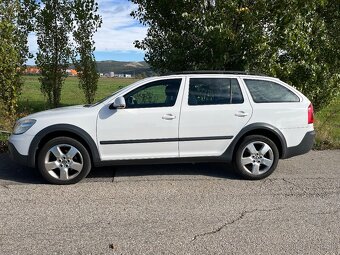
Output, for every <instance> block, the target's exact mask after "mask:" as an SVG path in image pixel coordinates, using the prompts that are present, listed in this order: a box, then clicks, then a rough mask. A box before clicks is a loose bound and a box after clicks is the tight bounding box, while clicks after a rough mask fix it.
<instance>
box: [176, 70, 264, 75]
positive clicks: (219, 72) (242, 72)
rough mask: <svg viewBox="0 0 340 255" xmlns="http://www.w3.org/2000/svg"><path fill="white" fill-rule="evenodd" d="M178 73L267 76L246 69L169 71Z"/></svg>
mask: <svg viewBox="0 0 340 255" xmlns="http://www.w3.org/2000/svg"><path fill="white" fill-rule="evenodd" d="M176 74H177V75H178V74H235V75H255V76H268V75H266V74H261V73H254V72H248V71H223V70H199V71H183V72H175V73H170V75H176Z"/></svg>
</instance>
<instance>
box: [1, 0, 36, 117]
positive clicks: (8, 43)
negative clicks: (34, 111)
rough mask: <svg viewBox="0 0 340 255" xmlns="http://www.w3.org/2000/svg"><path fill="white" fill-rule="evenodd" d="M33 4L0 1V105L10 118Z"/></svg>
mask: <svg viewBox="0 0 340 255" xmlns="http://www.w3.org/2000/svg"><path fill="white" fill-rule="evenodd" d="M34 8H35V4H34V2H31V1H29V0H26V1H20V0H14V1H11V0H2V1H1V2H0V42H1V43H0V102H1V106H2V107H1V108H3V109H0V110H2V111H3V112H4V114H5V116H6V117H7V118H10V119H12V118H14V117H15V113H16V110H17V107H18V97H19V95H20V91H21V86H22V79H21V73H22V71H23V69H24V64H25V62H26V60H27V58H28V57H29V52H28V46H27V36H28V33H29V31H30V30H32V24H31V23H30V21H29V20H30V18H31V16H32V13H33V11H34Z"/></svg>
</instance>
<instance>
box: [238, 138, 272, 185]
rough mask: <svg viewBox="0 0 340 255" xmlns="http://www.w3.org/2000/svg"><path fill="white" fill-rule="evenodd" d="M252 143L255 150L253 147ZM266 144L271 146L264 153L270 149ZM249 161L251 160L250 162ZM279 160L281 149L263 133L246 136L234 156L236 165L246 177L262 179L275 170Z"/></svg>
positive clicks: (239, 171)
mask: <svg viewBox="0 0 340 255" xmlns="http://www.w3.org/2000/svg"><path fill="white" fill-rule="evenodd" d="M252 145H253V146H254V148H255V150H254V149H252V148H253V146H252ZM265 145H267V146H268V147H269V150H268V151H267V152H266V153H264V154H263V153H262V152H265V151H266V149H268V147H265ZM250 149H251V150H252V151H251V150H250ZM262 149H263V150H262ZM256 151H257V153H256ZM242 159H243V160H242ZM248 161H250V162H249V163H248ZM278 161H279V151H278V149H277V146H276V145H275V143H274V142H273V141H272V140H270V139H269V138H267V137H265V136H262V135H250V136H246V137H245V138H244V139H243V141H242V142H241V144H240V145H239V146H238V148H237V151H236V153H235V157H234V166H235V168H236V170H237V172H238V173H239V174H240V175H241V176H242V177H244V178H245V179H248V180H260V179H263V178H266V177H267V176H269V175H270V174H272V173H273V172H274V170H275V169H276V167H277V164H278Z"/></svg>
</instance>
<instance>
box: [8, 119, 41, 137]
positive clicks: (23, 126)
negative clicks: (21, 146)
mask: <svg viewBox="0 0 340 255" xmlns="http://www.w3.org/2000/svg"><path fill="white" fill-rule="evenodd" d="M36 122H37V121H36V120H33V119H27V120H19V121H17V123H16V124H15V126H14V131H13V134H15V135H20V134H23V133H25V132H26V131H27V130H29V129H30V128H31V127H32V126H33V125H34V123H36Z"/></svg>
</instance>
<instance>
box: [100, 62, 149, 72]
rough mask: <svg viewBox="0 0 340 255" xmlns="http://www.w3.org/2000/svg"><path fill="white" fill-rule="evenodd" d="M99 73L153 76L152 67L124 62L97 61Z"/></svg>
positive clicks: (143, 63)
mask: <svg viewBox="0 0 340 255" xmlns="http://www.w3.org/2000/svg"><path fill="white" fill-rule="evenodd" d="M97 71H98V73H104V74H105V73H109V72H114V73H115V74H131V75H138V74H142V73H144V74H145V75H147V76H150V75H152V74H153V72H152V71H151V68H150V66H149V65H148V64H147V63H145V61H141V62H123V61H113V60H107V61H97Z"/></svg>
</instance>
